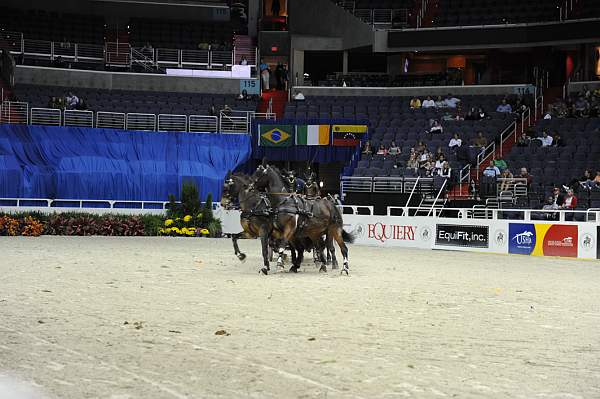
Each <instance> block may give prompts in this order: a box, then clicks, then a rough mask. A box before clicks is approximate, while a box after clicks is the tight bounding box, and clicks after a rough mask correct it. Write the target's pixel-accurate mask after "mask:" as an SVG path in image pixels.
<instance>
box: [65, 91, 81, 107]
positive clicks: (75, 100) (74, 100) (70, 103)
mask: <svg viewBox="0 0 600 399" xmlns="http://www.w3.org/2000/svg"><path fill="white" fill-rule="evenodd" d="M66 100H67V109H77V106H78V105H79V97H77V96H76V95H75V94H73V92H69V94H67V97H66Z"/></svg>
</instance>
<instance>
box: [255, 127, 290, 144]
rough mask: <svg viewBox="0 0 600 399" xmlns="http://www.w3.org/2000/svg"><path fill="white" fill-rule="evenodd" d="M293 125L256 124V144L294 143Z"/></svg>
mask: <svg viewBox="0 0 600 399" xmlns="http://www.w3.org/2000/svg"><path fill="white" fill-rule="evenodd" d="M294 131H295V129H294V125H258V145H260V146H263V147H290V146H292V145H293V144H294V137H295V136H294Z"/></svg>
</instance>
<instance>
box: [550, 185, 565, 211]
mask: <svg viewBox="0 0 600 399" xmlns="http://www.w3.org/2000/svg"><path fill="white" fill-rule="evenodd" d="M552 202H554V203H555V204H556V205H557V206H558V207H559V208H560V207H562V205H563V204H564V203H565V196H564V195H562V194H561V193H560V188H558V187H554V188H553V189H552Z"/></svg>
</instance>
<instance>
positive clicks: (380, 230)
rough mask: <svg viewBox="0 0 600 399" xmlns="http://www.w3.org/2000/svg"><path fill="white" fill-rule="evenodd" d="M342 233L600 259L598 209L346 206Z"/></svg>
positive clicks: (45, 205)
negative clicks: (427, 211) (379, 211)
mask: <svg viewBox="0 0 600 399" xmlns="http://www.w3.org/2000/svg"><path fill="white" fill-rule="evenodd" d="M167 205H168V202H166V201H164V202H163V201H115V200H72V199H24V198H0V212H6V213H15V212H31V211H35V212H42V213H62V212H85V213H95V214H111V213H112V214H128V215H144V214H154V215H164V214H165V212H166V209H167ZM340 209H341V210H342V211H343V213H344V229H345V230H346V231H348V232H351V233H352V234H354V236H355V238H356V239H355V244H357V245H366V246H373V247H401V248H421V249H432V250H434V249H443V250H452V251H467V252H483V253H496V254H520V255H532V256H561V257H571V258H581V259H600V243H599V241H598V239H599V237H600V209H589V210H586V211H565V210H555V211H544V210H535V209H477V208H443V209H434V212H432V213H431V215H430V216H414V215H416V214H417V213H418V210H419V208H417V207H388V208H387V214H386V215H374V214H373V207H372V206H360V205H344V206H341V207H340ZM213 210H214V215H215V217H217V218H219V219H220V220H221V222H222V226H223V232H224V233H225V234H237V233H240V232H242V227H241V225H240V211H239V210H226V209H223V208H222V207H221V206H220V205H219V204H218V203H214V204H213Z"/></svg>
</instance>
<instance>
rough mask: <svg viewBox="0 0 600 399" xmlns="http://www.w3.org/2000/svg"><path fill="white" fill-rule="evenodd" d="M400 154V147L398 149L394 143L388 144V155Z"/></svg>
mask: <svg viewBox="0 0 600 399" xmlns="http://www.w3.org/2000/svg"><path fill="white" fill-rule="evenodd" d="M400 152H401V150H400V147H398V146H397V145H396V142H395V141H392V143H391V144H390V148H389V150H388V154H390V155H398V154H400Z"/></svg>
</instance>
